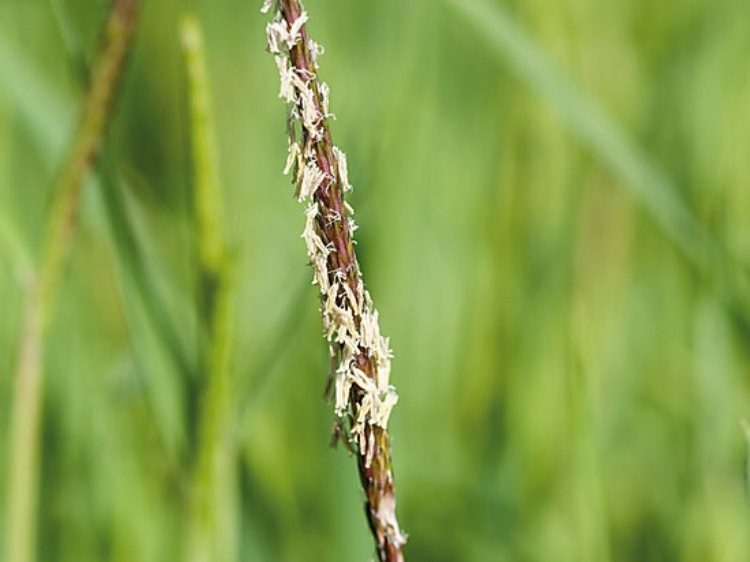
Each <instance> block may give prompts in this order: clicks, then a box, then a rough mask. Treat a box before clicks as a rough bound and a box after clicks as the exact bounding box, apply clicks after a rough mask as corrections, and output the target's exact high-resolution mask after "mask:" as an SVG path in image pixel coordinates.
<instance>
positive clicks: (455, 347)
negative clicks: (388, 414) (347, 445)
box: [0, 0, 750, 562]
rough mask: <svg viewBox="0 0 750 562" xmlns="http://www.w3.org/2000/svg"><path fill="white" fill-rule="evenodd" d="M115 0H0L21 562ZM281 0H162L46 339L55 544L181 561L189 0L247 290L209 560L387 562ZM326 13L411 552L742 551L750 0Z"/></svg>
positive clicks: (540, 556) (412, 3) (415, 555)
mask: <svg viewBox="0 0 750 562" xmlns="http://www.w3.org/2000/svg"><path fill="white" fill-rule="evenodd" d="M107 4H108V2H106V1H105V0H0V483H2V486H0V551H2V550H3V549H4V545H5V544H6V542H7V539H8V537H7V536H6V535H7V529H8V528H9V525H8V520H9V519H10V518H11V517H13V514H11V513H9V512H8V509H6V506H7V505H8V502H7V497H8V493H9V490H8V486H7V485H6V482H7V481H8V464H9V459H10V457H11V456H12V455H14V451H13V450H10V446H9V429H8V428H9V425H10V422H9V420H10V417H11V414H10V412H11V402H12V396H13V388H14V371H15V364H16V362H17V355H18V346H19V340H20V325H21V315H22V310H23V302H24V290H25V289H24V287H26V286H27V285H28V279H29V277H30V275H31V272H32V271H33V269H34V268H35V264H36V263H37V262H38V256H39V248H40V246H41V244H42V240H43V236H44V232H45V225H46V223H47V221H48V217H49V212H50V202H51V200H52V193H53V190H54V186H55V185H56V178H57V177H58V176H59V174H60V173H61V171H62V169H63V167H64V165H65V162H66V156H67V153H68V151H69V147H70V142H71V139H72V138H73V135H74V132H75V127H76V122H77V120H78V116H79V115H80V107H81V102H82V99H83V95H84V92H85V83H86V78H85V76H86V68H87V67H88V65H89V64H90V62H91V60H92V57H93V54H94V52H95V51H96V47H97V37H98V34H99V28H100V26H101V23H102V21H103V19H104V17H105V12H106V9H107ZM260 4H261V2H260V0H250V1H239V0H203V1H198V2H195V3H194V4H188V3H186V2H179V1H176V0H160V1H156V0H144V9H143V12H142V17H141V20H140V28H139V30H138V31H137V36H136V44H135V49H134V52H133V54H132V57H131V59H130V64H129V67H128V69H127V72H126V75H125V78H124V82H123V85H122V95H121V96H120V98H119V100H118V101H119V103H118V104H117V107H116V114H115V117H114V120H113V123H112V126H111V127H110V129H109V134H108V138H107V142H106V145H105V149H104V152H103V158H102V160H101V162H100V164H101V165H100V166H99V167H98V168H97V170H96V171H95V172H94V173H92V174H91V175H90V176H89V179H88V181H87V182H86V184H85V186H84V198H83V202H82V209H81V225H80V226H81V228H80V231H79V233H78V236H77V238H76V242H75V246H74V249H73V253H72V255H71V260H70V262H69V264H68V266H67V267H66V272H65V277H64V282H63V284H62V286H61V289H60V293H59V298H58V302H57V307H56V311H55V316H54V321H53V323H52V325H51V329H50V332H49V338H48V346H47V350H46V357H45V361H44V389H43V431H42V438H41V446H42V452H41V457H40V461H39V463H38V471H39V518H38V525H37V527H38V528H37V544H38V547H37V551H38V559H39V560H40V561H55V562H88V561H113V562H114V561H117V562H171V561H177V560H187V553H186V552H185V544H186V543H189V541H186V534H188V533H189V530H188V523H187V521H186V513H187V512H188V511H189V510H188V507H187V505H188V504H189V497H190V493H191V492H190V488H191V485H190V482H191V476H190V475H191V471H192V467H193V466H194V464H195V460H194V459H195V442H196V435H197V434H198V433H199V432H200V428H199V427H198V425H199V416H198V415H197V408H198V406H197V404H199V403H200V388H201V387H200V384H199V383H196V380H198V381H200V377H201V375H202V373H201V372H200V371H201V369H200V362H199V361H198V360H197V357H198V355H199V353H198V349H199V348H200V346H201V343H200V329H199V327H198V324H199V322H198V321H197V313H196V308H197V307H196V297H195V294H196V282H195V261H196V258H195V256H196V246H197V242H196V237H195V230H194V228H193V226H192V225H193V219H192V218H191V217H192V207H191V206H192V203H191V201H192V198H191V190H192V176H193V174H192V172H191V169H192V164H191V155H190V123H189V116H188V90H187V86H186V78H185V72H184V64H183V60H182V53H181V48H180V41H179V33H178V22H179V19H180V17H181V16H182V14H183V13H184V12H185V11H186V10H187V9H189V8H192V9H193V10H194V11H195V13H196V14H197V16H198V17H199V19H200V21H201V23H202V26H203V29H204V35H205V43H206V52H207V58H208V72H209V80H210V86H211V88H212V90H213V102H214V112H215V120H216V138H217V147H218V155H219V159H218V163H219V168H220V172H221V187H222V191H223V196H224V204H225V207H226V210H225V216H226V219H225V221H224V228H225V230H226V233H227V236H228V239H229V245H230V246H231V264H232V268H231V269H232V273H233V279H234V285H233V287H234V302H235V305H234V307H233V310H234V313H235V320H236V326H235V330H234V335H233V340H232V343H233V346H232V369H231V373H232V375H231V392H230V400H228V402H227V404H226V405H225V408H226V412H227V419H228V420H229V423H228V425H227V427H226V432H227V435H228V436H229V439H228V442H229V443H230V446H229V447H228V448H227V450H226V451H225V454H226V458H225V460H226V466H225V472H224V474H225V477H224V479H223V480H222V487H221V490H220V494H221V497H220V499H219V500H218V501H219V503H220V505H221V506H222V511H221V518H222V519H221V529H222V536H221V542H222V544H223V547H222V548H223V550H222V552H223V554H222V555H221V559H220V560H217V562H224V561H226V562H241V561H261V562H265V561H269V562H273V561H281V562H356V561H362V562H366V561H367V560H371V559H372V557H373V556H374V554H373V549H372V544H371V542H372V541H371V538H370V536H369V534H368V529H367V526H366V522H365V518H364V513H363V506H362V493H361V491H360V489H359V484H358V480H357V474H356V466H355V465H356V463H355V461H354V459H353V458H351V457H350V456H349V455H348V454H347V453H346V452H345V451H344V450H343V449H339V450H333V449H331V448H329V442H330V436H331V424H332V421H333V411H332V407H331V406H330V405H327V404H326V403H325V401H324V400H323V398H322V395H323V391H324V387H325V382H326V377H327V373H328V368H329V367H328V357H327V350H326V345H325V342H324V339H323V338H322V335H321V323H320V318H319V314H318V312H317V305H318V303H317V296H316V291H317V289H316V288H315V287H313V286H311V285H310V279H311V276H312V270H311V269H309V268H308V267H306V255H305V246H304V242H303V241H302V240H301V239H300V234H301V232H302V229H303V226H304V214H303V206H302V205H300V204H299V203H297V202H296V201H295V200H294V198H293V186H292V185H291V184H290V181H289V178H287V177H284V176H283V175H282V169H283V167H284V161H285V158H286V138H285V109H284V105H283V103H282V101H281V100H279V99H278V98H277V94H278V77H277V71H276V67H275V64H274V61H273V59H272V57H271V56H270V55H268V53H267V52H266V50H265V23H266V21H267V17H266V16H264V15H262V14H261V13H260V11H259V8H260ZM305 4H306V8H307V10H308V11H309V14H310V24H309V30H310V33H311V35H312V36H313V37H314V38H315V39H316V40H317V41H318V42H320V43H322V44H323V45H324V46H325V47H326V53H325V55H324V56H323V57H322V59H321V61H320V63H321V77H322V78H323V79H324V80H326V81H327V82H328V83H329V85H330V87H331V92H332V95H331V100H332V101H331V110H332V111H333V112H334V113H335V115H336V120H335V121H333V122H332V129H333V135H334V141H335V143H336V144H337V145H338V146H340V147H341V148H342V149H343V150H345V151H346V152H347V154H348V157H349V170H350V179H351V181H352V183H353V184H354V191H353V192H352V194H351V198H350V201H351V202H352V205H353V207H354V208H355V210H356V211H357V214H356V217H357V222H358V225H359V227H360V228H359V230H358V231H357V240H358V245H357V251H358V253H359V259H360V263H361V266H362V270H363V273H364V276H365V279H366V283H367V286H368V288H369V290H370V292H371V293H372V295H373V298H374V300H375V303H376V306H377V307H378V309H379V310H380V315H381V327H382V329H383V331H384V333H385V334H387V335H390V337H391V346H392V348H393V350H394V355H395V358H394V362H393V374H392V382H393V383H394V384H395V385H396V386H397V388H398V391H399V395H400V402H399V404H398V406H397V408H396V409H395V410H394V414H393V416H392V418H391V425H390V428H391V432H392V440H393V452H394V459H395V471H396V479H397V486H398V509H399V516H400V519H401V524H402V526H403V527H404V529H405V530H406V532H408V533H409V536H410V540H409V543H408V546H407V551H406V552H407V558H408V560H410V561H411V562H414V561H419V562H458V561H460V562H469V561H482V562H485V561H486V562H503V561H508V562H526V561H528V562H532V561H535V562H536V561H538V562H553V561H554V562H619V561H622V562H625V561H628V562H646V561H653V562H657V561H658V562H675V561H684V562H742V561H745V560H750V503H749V501H748V494H747V488H746V460H745V459H746V451H747V440H746V438H745V434H744V433H743V430H742V426H741V423H740V422H741V420H742V419H743V418H744V417H746V416H747V417H750V284H748V278H749V277H748V276H749V275H750V3H748V2H747V0H681V1H677V0H668V1H664V2H655V1H653V0H608V1H605V2H603V1H601V0H560V1H553V0H409V1H405V0H377V1H366V0H356V1H352V0H349V1H344V0H307V2H306V3H305ZM113 204H114V209H115V212H114V213H113V212H112V208H113V207H112V205H113ZM108 206H109V207H108ZM108 209H109V210H108ZM118 217H119V218H118ZM196 389H198V391H196ZM0 556H2V554H0Z"/></svg>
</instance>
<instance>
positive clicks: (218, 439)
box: [180, 14, 235, 562]
mask: <svg viewBox="0 0 750 562" xmlns="http://www.w3.org/2000/svg"><path fill="white" fill-rule="evenodd" d="M180 35H181V40H182V46H183V51H184V54H185V65H186V71H187V83H188V92H189V101H190V124H191V136H192V157H193V196H194V214H195V216H194V220H195V232H196V234H197V244H198V281H199V292H200V295H199V307H200V312H199V317H200V335H201V338H200V340H201V342H203V343H202V357H201V363H202V371H203V375H204V376H203V379H202V381H201V382H202V396H201V401H200V414H199V427H198V432H197V435H198V447H197V459H196V466H195V470H194V474H193V482H192V490H191V491H192V495H191V507H190V525H189V529H190V531H189V533H188V535H189V536H188V540H187V544H186V548H187V552H186V558H187V559H188V560H190V561H192V562H209V561H222V562H223V561H228V560H231V559H232V558H233V557H234V556H235V552H234V544H233V543H234V538H235V537H234V534H233V533H232V530H231V526H232V524H233V521H232V517H231V511H232V509H233V506H232V501H231V495H232V492H231V491H230V490H231V485H232V484H231V482H232V479H233V475H232V470H233V467H234V464H235V463H234V452H233V446H232V443H231V441H230V436H229V432H228V426H229V418H230V414H231V412H232V411H233V405H232V403H231V402H232V401H231V400H230V384H229V383H230V380H229V379H230V362H231V342H232V339H233V333H232V330H233V315H232V311H233V308H234V306H233V287H232V283H231V274H230V267H229V263H228V253H229V251H228V248H227V243H226V239H225V233H224V229H223V227H224V214H223V204H222V195H221V187H220V185H221V181H220V179H219V172H218V166H217V163H216V161H217V157H216V152H217V151H216V140H215V135H214V123H213V111H212V105H211V94H210V87H209V79H208V75H207V71H206V60H205V50H204V45H203V35H202V32H201V28H200V25H199V22H198V20H197V19H196V18H195V17H194V16H193V15H191V14H187V15H185V16H184V17H183V18H182V21H181V24H180ZM227 515H229V517H226V516H227Z"/></svg>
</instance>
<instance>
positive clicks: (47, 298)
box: [6, 0, 138, 562]
mask: <svg viewBox="0 0 750 562" xmlns="http://www.w3.org/2000/svg"><path fill="white" fill-rule="evenodd" d="M137 8H138V0H114V1H113V4H112V7H111V10H110V13H109V16H108V18H107V21H106V24H105V27H104V30H103V38H102V43H101V50H100V52H99V55H98V59H97V63H96V65H95V68H94V72H93V75H92V80H91V85H90V88H89V91H88V94H87V97H86V101H85V104H84V109H83V115H82V117H81V121H80V127H79V129H78V133H77V136H76V138H75V141H74V143H73V145H72V151H71V154H70V159H69V161H68V166H67V168H66V169H65V172H64V173H63V175H62V177H61V180H60V183H59V185H58V187H57V189H56V192H55V202H54V206H53V208H52V211H51V216H50V222H49V223H48V230H47V234H46V237H45V242H44V248H43V251H42V256H41V263H40V265H39V269H38V272H37V275H36V277H35V279H34V280H33V281H32V282H31V283H30V286H29V290H28V295H27V299H28V300H27V304H26V311H25V317H24V326H23V331H22V334H21V348H20V350H19V356H18V367H17V371H16V384H15V389H14V396H13V405H12V414H11V435H10V446H11V454H10V470H9V479H8V485H9V500H8V505H9V507H8V529H7V543H8V546H7V548H8V551H7V558H6V559H7V561H8V562H31V561H32V560H34V558H35V542H36V539H35V528H36V519H37V502H38V498H37V495H38V494H37V488H38V468H39V449H40V444H39V442H40V426H41V395H42V386H43V371H42V362H43V358H44V357H43V354H44V347H45V336H46V332H47V327H48V325H49V321H50V318H51V316H52V309H53V307H54V303H55V299H56V295H57V290H58V287H59V284H60V278H61V276H62V272H63V269H64V266H65V264H66V262H67V260H68V256H69V254H70V249H71V246H72V243H73V238H74V235H75V232H76V227H77V224H78V220H77V217H78V209H79V202H80V197H81V186H82V184H83V181H84V179H85V177H86V173H87V172H88V170H89V169H90V167H91V165H92V162H93V161H94V159H95V158H96V156H97V154H98V151H99V148H100V146H101V144H102V142H103V138H104V132H105V129H106V125H107V123H108V122H109V120H110V117H111V109H112V104H113V101H114V97H115V94H116V92H117V86H118V84H119V79H120V76H121V74H122V69H123V66H124V60H125V57H126V55H127V53H128V50H129V47H130V44H131V38H132V35H133V31H134V29H135V22H136V16H137Z"/></svg>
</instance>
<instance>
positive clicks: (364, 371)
mask: <svg viewBox="0 0 750 562" xmlns="http://www.w3.org/2000/svg"><path fill="white" fill-rule="evenodd" d="M271 4H273V2H267V3H266V4H264V10H265V9H269V8H270V6H271ZM276 4H277V7H278V10H277V13H276V18H275V20H274V21H273V22H272V23H271V24H269V26H268V28H267V31H268V39H269V50H270V51H271V53H272V54H274V55H275V58H276V63H277V65H278V67H279V72H280V78H281V84H282V87H281V91H280V96H281V97H283V98H285V99H287V101H288V102H289V103H290V108H291V111H290V118H289V119H290V139H289V146H290V163H292V164H293V165H294V166H293V168H294V170H295V175H296V183H297V190H298V194H299V198H300V199H301V200H304V199H308V201H309V206H308V210H307V215H308V221H309V222H308V227H307V228H306V229H305V233H304V234H303V237H304V238H305V241H306V242H307V245H308V256H309V257H310V261H311V264H312V265H313V268H314V269H315V281H314V282H315V283H317V284H318V285H319V286H320V289H321V300H322V305H321V310H322V311H323V322H324V326H325V329H326V332H327V337H328V340H329V342H330V349H331V357H332V362H333V366H334V370H335V374H334V377H335V379H336V381H335V382H336V402H337V404H336V411H337V414H338V415H339V416H340V417H342V418H345V419H346V420H348V431H347V432H346V433H347V435H346V438H347V439H348V440H349V441H350V443H351V444H352V445H353V448H354V450H355V452H356V457H357V464H358V469H359V476H360V482H361V484H362V488H363V490H364V493H365V511H366V514H367V519H368V523H369V526H370V529H371V531H372V534H373V537H374V539H375V547H376V551H377V553H378V557H379V559H380V560H381V561H382V562H401V561H403V560H404V554H403V546H404V544H405V543H406V537H405V536H404V535H403V534H402V532H401V530H400V528H399V525H398V521H397V518H396V492H395V482H394V476H393V466H392V459H391V445H390V438H389V435H388V430H387V422H388V416H389V414H390V410H391V408H392V407H393V405H394V404H395V403H396V400H397V397H396V394H395V390H394V389H393V387H392V386H390V385H389V383H388V377H389V373H390V350H389V349H388V340H387V339H386V338H383V337H382V336H381V335H380V328H379V326H378V314H377V311H375V309H374V308H372V301H371V298H370V295H369V294H368V293H367V291H366V290H365V289H364V282H363V280H362V274H361V271H360V268H359V264H358V262H357V257H356V254H355V251H354V243H353V239H352V232H353V230H354V223H353V220H352V219H351V214H352V213H351V210H350V207H349V206H348V204H347V203H346V202H345V201H344V191H345V190H347V189H349V188H350V187H351V186H349V185H348V178H347V177H346V175H347V174H348V172H347V164H346V157H345V156H344V154H343V153H342V152H341V151H340V150H338V148H336V147H335V146H334V145H333V142H332V139H331V132H330V129H329V127H328V121H327V118H328V110H327V105H328V99H327V98H328V87H327V86H326V85H325V84H323V83H320V82H319V81H318V76H317V62H316V58H317V55H318V53H319V49H318V47H317V45H315V44H314V43H313V42H311V41H310V40H309V38H308V35H307V24H306V22H307V14H306V13H305V12H304V11H303V10H302V7H301V5H300V3H299V1H298V0H279V1H278V2H277V3H276ZM297 131H299V132H300V133H301V142H299V140H298V139H297V134H298V133H297ZM288 169H289V167H288ZM341 426H342V424H340V423H337V427H341ZM337 431H338V430H337Z"/></svg>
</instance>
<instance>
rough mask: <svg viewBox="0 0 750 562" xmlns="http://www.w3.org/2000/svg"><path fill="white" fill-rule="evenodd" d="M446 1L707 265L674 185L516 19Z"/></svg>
mask: <svg viewBox="0 0 750 562" xmlns="http://www.w3.org/2000/svg"><path fill="white" fill-rule="evenodd" d="M446 3H447V4H448V6H450V7H451V9H453V10H454V11H456V13H457V14H459V15H460V16H461V17H463V18H464V19H465V20H466V22H467V23H468V24H470V25H471V26H473V27H474V28H475V29H476V30H477V31H478V32H479V33H480V34H481V36H482V37H483V38H484V39H485V40H486V41H487V43H488V44H489V45H491V46H492V48H493V49H494V52H495V53H496V54H497V55H498V56H499V57H500V58H502V60H503V62H504V63H505V64H506V65H507V66H508V68H509V69H511V70H512V71H513V72H514V73H515V74H516V76H517V77H518V78H519V79H520V80H521V81H522V82H523V83H524V84H526V85H527V86H528V87H529V88H530V89H531V90H532V91H533V92H534V93H535V94H536V95H537V96H538V97H539V98H541V99H543V100H544V101H545V102H547V103H548V104H549V105H550V106H551V107H552V108H553V109H554V111H555V112H556V113H557V115H558V116H559V117H560V118H561V119H562V120H563V121H564V122H565V124H566V125H567V126H568V128H569V129H570V131H571V132H572V133H573V134H574V135H575V136H576V137H577V138H578V140H579V141H580V142H581V143H582V144H583V145H585V146H586V147H587V148H588V150H589V151H590V152H591V153H592V154H594V155H595V156H596V157H597V158H598V159H599V160H600V161H601V162H602V163H603V164H605V165H606V166H607V167H608V168H609V169H610V170H611V171H612V172H613V173H614V174H615V175H616V176H617V177H618V178H619V180H620V181H621V182H622V185H623V187H625V188H627V189H629V190H630V191H631V193H632V194H633V196H634V197H635V198H636V199H637V200H638V201H639V202H640V203H641V205H642V206H643V208H644V209H645V210H646V211H647V212H648V213H649V214H650V215H651V217H652V218H653V220H654V221H655V222H656V223H657V224H658V225H659V226H660V227H661V229H662V230H663V231H664V233H665V234H666V235H667V236H668V237H669V238H670V239H671V240H672V241H673V242H674V244H675V245H676V246H677V247H678V248H679V249H680V250H681V251H682V252H683V253H684V254H685V255H686V256H687V257H688V258H689V259H690V260H691V261H692V262H693V263H695V264H697V265H698V266H706V265H708V264H709V263H711V261H710V260H711V258H713V257H714V255H713V251H714V246H713V244H712V243H711V241H710V240H709V238H708V236H707V234H706V232H705V231H704V230H703V228H702V227H701V225H700V224H699V223H698V222H697V221H696V219H695V217H694V216H693V214H692V213H691V211H690V209H689V208H688V207H687V206H686V205H685V203H684V202H683V200H682V199H681V197H680V195H679V191H678V189H677V186H676V185H675V184H674V183H673V182H672V181H671V180H670V178H669V177H667V176H666V175H665V174H664V173H663V172H662V171H661V170H660V169H659V167H658V166H657V165H656V164H655V163H654V162H653V161H652V160H651V158H650V157H649V155H648V154H647V153H646V152H645V151H644V150H642V149H641V148H640V147H639V146H638V145H637V144H636V143H634V142H633V141H632V140H631V139H629V138H628V136H627V134H626V133H625V131H624V130H623V129H622V127H620V126H619V125H618V123H617V122H616V121H615V120H614V119H613V118H612V117H611V116H610V115H609V114H607V112H606V111H605V110H604V109H603V108H602V107H601V106H600V105H599V104H598V103H597V101H596V100H595V99H593V98H592V97H591V96H590V95H589V94H587V93H586V92H585V91H584V90H583V89H581V88H580V87H578V86H577V85H576V84H575V83H574V82H573V81H572V80H571V79H570V78H569V77H568V76H567V74H565V72H564V71H563V70H562V69H561V68H559V67H558V66H557V65H556V64H555V63H554V62H553V61H552V59H551V58H550V57H549V56H548V55H547V54H546V53H545V52H544V50H543V49H542V48H541V47H540V46H539V45H538V44H537V42H536V41H535V40H534V38H533V37H532V36H531V35H530V34H529V33H528V32H527V31H526V30H525V29H524V28H523V26H522V25H521V24H520V23H519V22H518V21H516V20H514V19H513V18H512V17H511V16H510V15H508V14H507V12H506V10H505V9H504V8H502V7H501V6H500V5H498V4H497V3H495V4H491V3H489V2H488V1H487V0H446Z"/></svg>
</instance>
